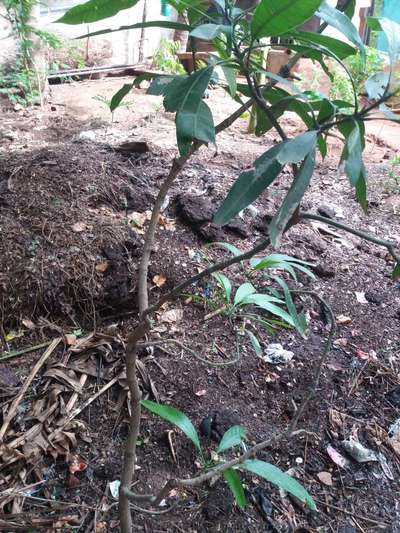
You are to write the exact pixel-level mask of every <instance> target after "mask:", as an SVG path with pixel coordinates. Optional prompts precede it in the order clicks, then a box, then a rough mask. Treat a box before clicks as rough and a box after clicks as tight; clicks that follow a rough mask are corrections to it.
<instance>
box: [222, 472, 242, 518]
mask: <svg viewBox="0 0 400 533" xmlns="http://www.w3.org/2000/svg"><path fill="white" fill-rule="evenodd" d="M224 479H225V481H226V482H227V483H228V486H229V488H230V489H231V492H232V494H233V495H234V497H235V500H236V503H237V504H238V506H239V508H240V509H242V510H243V509H244V508H245V507H246V496H245V493H244V489H243V485H242V482H241V480H240V476H239V474H238V473H237V472H236V470H233V468H227V469H226V470H224Z"/></svg>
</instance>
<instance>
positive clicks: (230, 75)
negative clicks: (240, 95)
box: [221, 65, 237, 98]
mask: <svg viewBox="0 0 400 533" xmlns="http://www.w3.org/2000/svg"><path fill="white" fill-rule="evenodd" d="M221 68H222V70H223V73H224V76H225V80H226V83H227V84H228V88H229V94H230V95H231V96H232V98H233V97H234V96H235V94H236V92H237V81H236V69H234V68H232V67H228V66H226V65H222V67H221Z"/></svg>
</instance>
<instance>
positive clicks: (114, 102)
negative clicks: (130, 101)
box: [110, 83, 133, 113]
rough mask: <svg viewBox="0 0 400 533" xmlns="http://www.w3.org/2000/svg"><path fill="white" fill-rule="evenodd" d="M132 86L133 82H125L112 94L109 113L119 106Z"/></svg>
mask: <svg viewBox="0 0 400 533" xmlns="http://www.w3.org/2000/svg"><path fill="white" fill-rule="evenodd" d="M132 87H133V83H125V85H123V86H122V87H121V89H120V90H119V91H117V92H116V93H115V94H114V96H113V97H112V98H111V102H110V111H111V113H113V112H114V111H115V110H116V109H117V108H118V107H119V105H120V103H121V102H122V100H123V99H124V98H125V96H126V95H127V94H129V93H130V92H131V90H132Z"/></svg>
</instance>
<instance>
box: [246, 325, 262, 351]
mask: <svg viewBox="0 0 400 533" xmlns="http://www.w3.org/2000/svg"><path fill="white" fill-rule="evenodd" d="M245 331H246V333H247V335H248V337H249V339H250V342H251V345H252V346H253V350H254V351H255V353H256V355H257V357H261V356H262V354H263V351H262V348H261V344H260V342H259V340H258V339H257V337H256V336H255V335H254V333H253V332H252V331H250V330H248V329H246V330H245Z"/></svg>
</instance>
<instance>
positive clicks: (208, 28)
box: [190, 24, 231, 41]
mask: <svg viewBox="0 0 400 533" xmlns="http://www.w3.org/2000/svg"><path fill="white" fill-rule="evenodd" d="M230 31H231V26H226V25H224V24H201V25H200V26H197V27H196V28H195V29H194V30H192V31H191V32H190V36H191V37H196V38H197V39H204V40H205V41H212V40H213V39H215V38H216V37H218V35H220V34H221V33H227V34H229V33H230Z"/></svg>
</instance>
